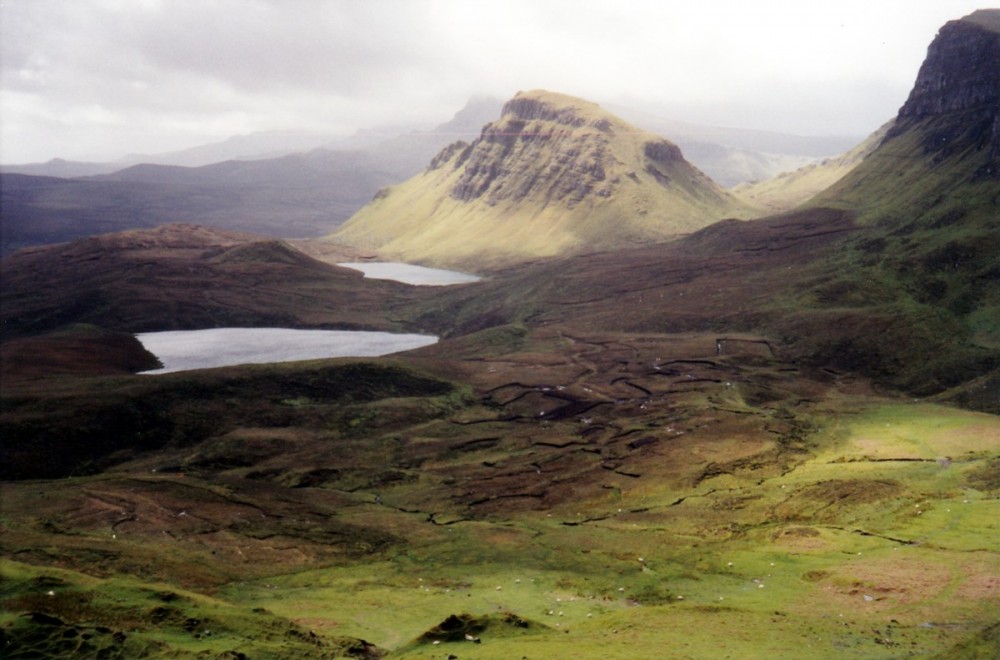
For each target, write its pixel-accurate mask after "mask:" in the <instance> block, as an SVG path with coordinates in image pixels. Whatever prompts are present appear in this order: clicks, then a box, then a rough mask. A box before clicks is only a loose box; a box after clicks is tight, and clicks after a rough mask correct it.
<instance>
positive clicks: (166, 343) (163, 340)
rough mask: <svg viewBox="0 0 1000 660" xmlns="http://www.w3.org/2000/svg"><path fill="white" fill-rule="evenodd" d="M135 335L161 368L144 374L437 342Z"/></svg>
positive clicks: (267, 333) (295, 335)
mask: <svg viewBox="0 0 1000 660" xmlns="http://www.w3.org/2000/svg"><path fill="white" fill-rule="evenodd" d="M136 338H138V339H139V341H140V342H142V345H143V346H145V347H146V350H148V351H149V352H150V353H152V354H153V355H155V356H156V357H157V358H159V360H160V362H161V363H162V364H163V368H162V369H153V370H151V371H143V372H141V373H144V374H165V373H170V372H173V371H187V370H190V369H208V368H211V367H228V366H233V365H237V364H264V363H268V362H291V361H294V360H315V359H320V358H331V357H377V356H379V355H388V354H389V353H398V352H399V351H408V350H411V349H414V348H420V347H422V346H429V345H431V344H433V343H435V342H436V341H437V337H435V336H433V335H415V334H395V333H391V332H367V331H352V330H292V329H288V328H212V329H209V330H170V331H166V332H143V333H140V334H137V335H136Z"/></svg>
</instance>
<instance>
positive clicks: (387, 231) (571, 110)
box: [329, 91, 749, 268]
mask: <svg viewBox="0 0 1000 660" xmlns="http://www.w3.org/2000/svg"><path fill="white" fill-rule="evenodd" d="M748 213H749V211H748V209H747V208H746V207H745V206H743V205H742V204H741V203H739V202H738V201H737V200H736V199H735V198H733V197H732V196H731V195H729V194H728V193H726V192H725V191H724V190H722V189H721V188H719V187H718V186H717V185H716V184H715V183H713V182H712V181H711V179H709V178H708V177H707V176H705V175H704V174H703V173H702V172H700V171H699V170H697V169H696V168H694V167H693V166H692V165H690V164H689V163H688V162H687V161H686V160H684V157H683V156H682V155H681V151H680V149H678V148H677V146H676V145H674V144H673V143H671V142H669V141H667V140H665V139H663V138H661V137H659V136H656V135H653V134H651V133H647V132H645V131H640V130H638V129H636V128H634V127H633V126H630V125H629V124H626V123H625V122H623V121H622V120H620V119H618V118H617V117H615V116H613V115H611V114H609V113H607V112H605V111H603V110H602V109H601V108H600V107H598V106H597V105H594V104H592V103H588V102H586V101H582V100H580V99H576V98H572V97H569V96H564V95H560V94H554V93H551V92H546V91H533V92H521V93H519V94H518V95H517V96H515V97H514V98H513V99H512V100H510V101H508V102H507V104H506V105H505V106H504V108H503V113H502V115H501V117H500V119H499V120H497V121H494V122H492V123H491V124H489V125H487V126H485V127H484V128H483V130H482V133H481V135H480V136H479V137H478V138H477V139H475V140H474V141H472V142H471V143H465V142H456V143H453V144H451V145H450V146H448V147H447V148H445V149H444V150H443V151H441V153H439V154H438V155H437V156H435V157H434V159H433V160H432V161H431V163H430V165H429V166H428V167H427V169H426V170H425V171H424V172H422V173H421V174H419V175H417V176H415V177H413V178H412V179H410V180H408V181H406V182H404V183H402V184H400V185H398V186H394V187H391V188H388V189H385V190H383V191H381V192H380V193H379V194H378V195H377V196H376V198H375V199H374V200H372V202H371V203H369V204H368V205H367V206H365V207H364V208H363V209H361V210H360V211H358V213H356V214H355V215H354V216H353V217H352V218H351V219H350V220H349V221H348V222H347V223H345V224H344V226H343V227H342V228H341V229H340V230H338V231H337V232H335V233H334V234H332V235H331V236H330V237H329V238H330V239H331V240H334V241H339V242H343V243H345V244H348V245H351V246H354V247H357V248H359V249H365V250H372V251H377V252H378V253H379V254H380V255H383V256H385V257H387V258H394V259H402V260H409V261H424V262H427V263H434V264H441V265H465V266H471V267H474V268H482V267H484V266H496V265H501V264H504V263H511V262H515V261H523V260H527V259H533V258H537V257H550V256H554V255H559V254H566V253H571V252H580V251H585V250H595V249H610V248H615V247H621V246H626V245H634V244H637V243H648V242H653V241H660V240H664V239H667V238H670V237H674V236H676V235H678V234H682V233H686V232H690V231H692V230H694V229H698V228H700V227H704V226H705V225H707V224H710V223H711V222H713V221H715V220H718V219H720V218H723V217H727V216H734V215H743V216H744V217H745V216H746V215H747V214H748Z"/></svg>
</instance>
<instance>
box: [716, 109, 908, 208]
mask: <svg viewBox="0 0 1000 660" xmlns="http://www.w3.org/2000/svg"><path fill="white" fill-rule="evenodd" d="M890 126H891V122H889V123H887V124H885V125H884V126H882V127H881V128H879V129H878V130H877V131H875V132H874V133H872V134H871V135H870V136H869V137H868V138H867V139H865V140H864V141H863V142H862V143H860V144H859V145H857V146H856V147H854V148H853V149H851V150H849V151H847V152H845V153H843V154H841V155H839V156H835V157H833V158H826V159H824V160H822V161H820V162H818V163H811V164H809V165H806V166H805V167H801V168H799V169H797V170H794V171H791V172H785V173H783V174H779V175H778V176H776V177H773V178H770V179H766V180H764V181H758V182H755V183H744V184H740V185H738V186H736V187H735V188H733V189H732V192H733V193H734V194H735V195H736V196H738V197H740V198H741V199H743V200H745V201H746V202H747V203H748V204H752V205H754V206H757V207H759V208H761V209H762V210H763V211H764V212H765V213H783V212H785V211H791V210H792V209H794V208H796V207H798V206H800V205H802V204H805V203H806V202H808V201H809V200H811V199H812V198H814V197H816V196H817V195H819V194H820V193H822V192H824V191H826V190H827V189H829V188H830V187H831V186H833V185H834V184H835V183H837V182H838V181H840V180H841V179H843V178H844V177H845V176H847V175H848V174H849V173H850V172H851V171H853V170H854V168H855V167H857V166H858V165H860V164H861V162H862V161H864V159H865V158H867V157H868V156H869V154H871V153H872V152H873V151H874V150H875V149H876V148H877V147H878V145H879V144H880V143H881V142H882V140H883V139H884V138H885V134H886V132H887V131H888V130H889V127H890Z"/></svg>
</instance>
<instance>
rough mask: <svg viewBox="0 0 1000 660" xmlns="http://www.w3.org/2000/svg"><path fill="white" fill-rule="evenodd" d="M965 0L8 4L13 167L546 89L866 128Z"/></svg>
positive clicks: (679, 110) (885, 113)
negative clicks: (472, 97)
mask: <svg viewBox="0 0 1000 660" xmlns="http://www.w3.org/2000/svg"><path fill="white" fill-rule="evenodd" d="M975 8H976V3H975V2H968V1H966V0H880V1H879V2H870V1H868V2H860V1H858V0H841V1H840V2H835V3H834V2H806V1H803V0H797V1H786V0H773V1H770V2H753V3H751V2H745V1H736V0H700V1H699V2H690V3H680V2H662V1H661V0H648V1H647V0H620V1H619V2H615V3H609V2H606V1H590V0H572V1H564V0H476V1H470V0H328V1H323V0H74V1H73V2H67V1H65V0H4V1H3V2H2V3H0V49H2V50H0V62H2V70H0V162H4V163H15V162H30V161H39V160H46V159H48V158H51V157H56V156H58V157H63V158H70V159H91V160H107V159H114V158H117V157H121V156H124V155H125V154H127V153H134V152H144V153H155V152H158V151H167V150H173V149H180V148H185V147H189V146H193V145H196V144H201V143H205V142H210V141H215V140H220V139H224V138H225V137H228V136H230V135H235V134H241V133H248V132H252V131H259V130H280V129H296V130H308V131H324V132H331V133H335V134H349V133H351V132H353V131H354V130H356V129H358V128H364V127H371V126H377V125H380V124H435V123H440V122H442V121H445V120H447V119H448V118H449V117H450V116H451V115H452V114H453V113H454V112H455V111H456V110H458V109H459V108H461V107H462V105H463V104H464V103H465V101H466V100H467V99H468V97H469V96H471V95H473V94H490V95H494V96H498V97H501V98H506V97H509V96H511V95H513V94H514V93H515V92H516V91H517V90H519V89H533V88H546V89H551V90H554V91H560V92H564V93H568V94H574V95H578V96H583V97H585V98H588V99H590V100H594V101H597V102H608V103H621V104H627V105H632V106H637V107H640V108H642V109H645V110H647V111H653V112H656V113H658V114H660V115H663V116H666V117H670V118H674V119H681V120H686V121H696V122H701V123H710V124H720V125H728V126H739V127H747V128H760V129H768V130H776V131H783V132H793V133H802V134H814V135H818V134H826V135H830V134H839V135H844V134H848V135H859V136H860V135H864V134H866V133H868V132H870V131H871V130H874V129H875V128H876V127H877V126H878V125H880V124H881V123H882V122H884V121H885V120H887V119H888V118H890V117H891V116H893V115H894V114H895V112H896V110H897V109H898V107H899V106H900V105H901V104H902V103H903V101H904V100H905V98H906V94H907V93H908V91H909V89H910V87H911V86H912V83H913V80H914V79H915V77H916V74H917V69H918V68H919V66H920V63H921V62H922V60H923V57H924V55H925V53H926V48H927V45H928V44H929V43H930V41H931V39H933V37H934V35H935V34H936V32H937V30H938V28H939V27H940V26H941V25H943V24H944V22H946V21H948V20H951V19H956V18H960V17H961V16H964V15H966V14H968V13H970V12H971V11H973V10H974V9H975Z"/></svg>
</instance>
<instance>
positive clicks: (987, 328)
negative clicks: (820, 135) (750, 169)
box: [424, 10, 1000, 413]
mask: <svg viewBox="0 0 1000 660" xmlns="http://www.w3.org/2000/svg"><path fill="white" fill-rule="evenodd" d="M998 56H1000V10H986V11H979V12H976V13H974V14H972V15H971V16H969V17H966V18H964V19H961V20H958V21H952V22H950V23H948V24H947V25H945V26H944V27H943V28H942V29H941V31H940V33H939V34H938V36H937V37H936V39H935V40H934V42H933V43H932V44H931V46H930V48H929V49H928V56H927V59H926V61H925V62H924V64H923V66H922V67H921V69H920V73H919V74H918V76H917V81H916V84H915V86H914V90H913V92H912V93H911V95H910V97H909V99H908V100H907V102H906V103H905V104H904V105H903V107H902V108H901V109H900V111H899V113H898V116H897V117H896V118H895V119H894V120H893V121H892V122H891V124H890V125H889V127H888V130H887V132H886V134H885V136H884V137H882V138H881V139H879V137H878V135H876V136H873V138H872V144H876V145H877V146H875V147H874V149H873V150H871V152H870V153H869V154H868V155H867V156H866V157H864V158H863V159H862V160H861V162H859V163H857V164H856V165H855V166H854V167H853V169H852V170H851V171H850V172H849V173H848V174H847V175H846V176H844V177H843V178H842V179H840V180H839V181H838V182H837V183H835V184H834V185H833V186H832V187H831V188H829V189H828V190H826V191H824V192H823V193H821V194H820V195H818V196H817V197H815V198H814V199H813V200H811V201H809V202H808V203H805V204H804V205H802V207H801V209H800V210H799V211H796V212H795V213H790V214H785V215H779V216H775V217H772V218H766V219H760V220H755V221H753V222H749V223H739V222H733V221H730V222H722V223H717V224H715V225H712V226H710V227H707V228H705V229H703V230H701V231H699V232H697V233H694V234H692V235H691V236H688V237H685V238H682V239H681V240H679V241H675V242H673V243H670V244H666V245H657V246H651V247H648V248H642V249H636V250H629V251H627V252H624V251H622V252H611V251H609V252H606V253H602V254H600V255H586V256H584V257H580V258H574V259H569V260H562V261H558V262H552V263H539V264H535V265H531V266H529V267H520V268H518V269H513V270H510V271H505V272H503V273H500V274H497V275H495V276H494V277H493V278H492V279H491V281H490V282H488V283H485V284H484V285H482V287H481V288H480V289H479V290H476V291H474V292H473V291H472V290H470V291H460V292H456V293H454V294H447V293H446V294H445V297H447V296H449V295H454V296H455V297H456V300H453V301H450V302H449V301H443V302H442V304H441V307H440V308H439V309H438V310H437V311H436V312H434V313H433V314H429V315H428V316H427V318H426V319H425V321H424V322H425V323H431V324H436V323H442V322H443V321H444V320H445V319H447V323H446V325H450V327H452V328H458V329H459V332H465V331H475V330H481V329H483V328H484V327H489V326H490V325H494V324H498V323H526V322H529V321H530V322H532V323H545V324H565V325H567V326H570V327H581V326H583V327H588V328H591V329H595V330H596V329H599V330H602V331H620V332H638V331H644V332H648V331H653V330H654V329H660V331H664V330H668V331H673V332H705V331H714V332H733V333H736V332H741V333H746V332H750V333H755V334H756V335H758V336H764V337H769V338H770V339H769V340H768V341H769V342H770V343H771V345H772V346H773V347H774V350H775V351H777V352H780V354H782V355H784V356H786V357H789V358H793V359H795V360H796V361H798V362H799V363H801V364H808V365H812V366H825V367H828V368H830V369H833V370H834V371H835V372H837V373H843V372H847V373H859V374H863V375H864V376H866V377H869V378H872V379H874V380H875V381H876V382H877V383H879V384H880V385H882V386H885V387H889V388H892V389H894V390H901V391H905V392H908V393H910V394H912V395H915V396H921V397H923V396H938V397H945V398H948V399H949V400H954V401H959V402H961V403H962V404H963V405H967V406H970V407H974V408H978V409H981V410H986V411H990V412H994V413H995V412H1000V369H998V368H1000V226H998V224H997V218H1000V208H998V207H1000V196H998V194H997V191H998V190H1000V174H998V173H1000V168H998V165H1000V161H998V158H1000V130H998V128H1000V67H997V66H996V63H997V61H1000V58H998ZM869 146H870V145H869ZM867 148H868V147H867V146H865V147H864V148H863V149H862V150H867ZM806 178H808V177H803V179H806ZM626 273H627V276H626V275H625V274H626ZM440 328H441V330H442V331H443V329H444V326H443V325H442V326H440ZM452 331H453V332H454V330H452Z"/></svg>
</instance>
